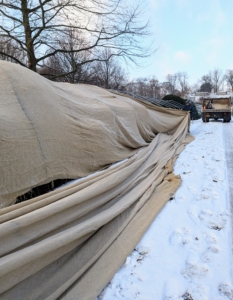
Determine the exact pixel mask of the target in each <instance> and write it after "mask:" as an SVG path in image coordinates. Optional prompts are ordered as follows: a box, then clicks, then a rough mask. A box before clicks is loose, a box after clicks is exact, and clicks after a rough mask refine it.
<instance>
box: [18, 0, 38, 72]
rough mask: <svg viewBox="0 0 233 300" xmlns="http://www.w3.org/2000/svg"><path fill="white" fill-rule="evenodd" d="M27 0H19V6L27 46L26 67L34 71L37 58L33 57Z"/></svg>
mask: <svg viewBox="0 0 233 300" xmlns="http://www.w3.org/2000/svg"><path fill="white" fill-rule="evenodd" d="M27 1H28V0H21V8H22V15H23V26H24V33H25V42H26V47H27V56H28V68H29V69H30V70H32V71H35V72H36V64H37V60H36V57H35V51H34V46H33V40H32V31H31V27H30V23H29V16H28V14H29V10H28V7H27Z"/></svg>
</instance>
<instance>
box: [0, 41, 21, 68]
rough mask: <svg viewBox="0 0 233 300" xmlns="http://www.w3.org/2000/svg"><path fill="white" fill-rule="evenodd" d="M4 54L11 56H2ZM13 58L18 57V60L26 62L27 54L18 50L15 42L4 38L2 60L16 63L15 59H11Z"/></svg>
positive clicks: (1, 45)
mask: <svg viewBox="0 0 233 300" xmlns="http://www.w3.org/2000/svg"><path fill="white" fill-rule="evenodd" d="M3 52H4V53H8V54H9V56H5V55H3V54H1V53H3ZM12 56H14V57H16V59H18V60H22V61H25V59H24V58H25V53H23V52H22V51H20V50H19V49H18V47H17V46H16V43H15V42H14V41H11V40H8V39H5V38H2V39H1V40H0V59H1V60H6V61H10V62H14V59H12V58H11V57H12Z"/></svg>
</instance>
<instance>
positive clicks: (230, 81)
mask: <svg viewBox="0 0 233 300" xmlns="http://www.w3.org/2000/svg"><path fill="white" fill-rule="evenodd" d="M224 80H225V81H226V83H227V85H228V86H230V87H231V90H232V91H233V70H227V71H226V73H225V75H224Z"/></svg>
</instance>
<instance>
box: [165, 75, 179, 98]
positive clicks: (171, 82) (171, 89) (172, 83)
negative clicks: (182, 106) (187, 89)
mask: <svg viewBox="0 0 233 300" xmlns="http://www.w3.org/2000/svg"><path fill="white" fill-rule="evenodd" d="M166 80H167V82H165V83H164V84H165V85H166V86H167V90H168V93H169V94H175V92H176V90H177V83H178V76H177V73H175V74H168V75H167V76H166Z"/></svg>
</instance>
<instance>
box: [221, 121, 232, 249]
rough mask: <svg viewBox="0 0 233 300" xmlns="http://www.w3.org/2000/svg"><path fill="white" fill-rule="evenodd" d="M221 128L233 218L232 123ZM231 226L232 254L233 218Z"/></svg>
mask: <svg viewBox="0 0 233 300" xmlns="http://www.w3.org/2000/svg"><path fill="white" fill-rule="evenodd" d="M224 125H225V126H224V127H223V140H224V146H225V155H226V164H227V176H228V185H229V191H228V193H229V200H230V201H229V204H230V211H231V215H232V216H233V122H230V123H229V124H224ZM231 225H232V254H233V217H232V218H231Z"/></svg>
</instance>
